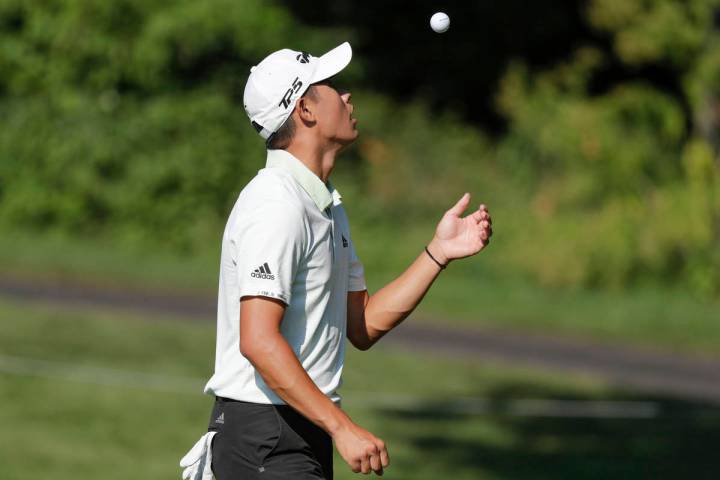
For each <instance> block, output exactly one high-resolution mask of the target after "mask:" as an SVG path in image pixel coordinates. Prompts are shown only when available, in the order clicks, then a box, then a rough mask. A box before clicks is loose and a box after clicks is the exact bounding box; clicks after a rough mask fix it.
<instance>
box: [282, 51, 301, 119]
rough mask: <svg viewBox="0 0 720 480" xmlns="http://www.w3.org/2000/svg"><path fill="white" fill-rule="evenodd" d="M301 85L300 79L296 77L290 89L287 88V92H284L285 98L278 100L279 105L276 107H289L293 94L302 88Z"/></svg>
mask: <svg viewBox="0 0 720 480" xmlns="http://www.w3.org/2000/svg"><path fill="white" fill-rule="evenodd" d="M301 63H302V62H301ZM302 84H303V83H302V82H301V81H300V79H299V78H298V77H295V80H293V83H292V86H291V87H290V88H288V90H287V92H285V96H284V97H283V98H282V100H280V105H278V107H279V106H281V105H282V106H283V107H284V108H287V107H289V106H290V100H291V99H292V95H293V93H297V92H299V91H300V87H302Z"/></svg>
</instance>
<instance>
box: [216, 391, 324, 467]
mask: <svg viewBox="0 0 720 480" xmlns="http://www.w3.org/2000/svg"><path fill="white" fill-rule="evenodd" d="M208 430H211V431H217V432H218V433H217V434H216V435H215V437H214V438H213V444H212V448H213V459H212V470H213V473H214V474H215V478H216V479H217V480H239V479H242V480H255V479H257V480H285V479H288V480H289V479H292V480H295V479H297V480H332V478H333V466H332V460H333V452H332V439H331V438H330V436H329V435H328V434H327V433H326V432H325V431H324V430H322V429H321V428H320V427H318V426H317V425H315V424H314V423H312V422H311V421H309V420H308V419H306V418H305V417H303V416H302V415H300V414H299V413H297V412H296V411H295V410H293V409H292V408H291V407H289V406H287V405H266V404H259V403H248V402H239V401H236V400H229V399H223V398H217V399H216V400H215V405H214V407H213V410H212V414H211V415H210V426H209V428H208Z"/></svg>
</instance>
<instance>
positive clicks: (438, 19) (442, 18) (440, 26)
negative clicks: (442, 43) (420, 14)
mask: <svg viewBox="0 0 720 480" xmlns="http://www.w3.org/2000/svg"><path fill="white" fill-rule="evenodd" d="M430 28H432V29H433V30H434V31H436V32H437V33H445V32H447V30H448V28H450V17H448V16H447V13H444V12H437V13H436V14H434V15H433V16H432V17H430Z"/></svg>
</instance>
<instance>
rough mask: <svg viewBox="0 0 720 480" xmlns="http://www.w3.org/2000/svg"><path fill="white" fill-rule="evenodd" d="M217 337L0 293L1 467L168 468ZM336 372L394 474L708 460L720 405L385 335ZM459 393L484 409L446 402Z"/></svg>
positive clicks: (549, 473)
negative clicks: (444, 351)
mask: <svg viewBox="0 0 720 480" xmlns="http://www.w3.org/2000/svg"><path fill="white" fill-rule="evenodd" d="M213 348H214V328H213V327H212V326H210V325H207V324H204V323H200V322H195V323H194V322H178V321H173V319H171V318H158V317H153V319H152V321H151V319H149V318H146V317H143V316H138V315H128V314H119V313H109V312H100V311H92V310H73V309H68V308H62V307H55V306H37V305H31V304H26V303H20V302H10V301H7V300H0V352H2V355H0V422H2V425H3V429H2V430H1V431H0V458H3V459H5V461H4V463H3V475H2V477H3V479H5V480H16V479H18V480H19V479H25V478H35V479H45V478H47V479H53V480H65V479H71V478H73V479H74V478H103V479H108V480H114V479H118V480H119V479H121V478H137V479H144V478H147V479H153V480H156V479H176V478H179V473H180V472H179V468H178V467H177V462H178V460H179V458H180V457H181V456H182V454H184V453H185V451H186V450H187V449H188V448H189V447H190V446H191V444H192V443H193V442H194V441H195V440H196V438H197V437H199V435H200V434H201V433H202V432H203V430H204V429H205V426H206V422H207V419H208V415H209V409H210V405H211V399H209V398H208V397H205V396H203V395H202V394H201V392H200V390H201V387H202V383H203V381H204V380H205V379H206V378H207V376H208V375H209V373H210V372H211V368H212V361H213ZM37 360H42V361H43V362H44V363H43V362H38V361H37ZM345 371H346V375H345V385H344V387H343V389H344V392H345V398H346V401H345V408H346V409H347V410H348V412H349V413H350V415H351V416H352V417H353V418H354V419H355V420H356V421H357V422H358V423H360V424H361V425H363V426H365V427H366V428H368V429H370V430H371V431H373V432H374V433H376V434H377V435H378V436H380V437H381V438H383V439H384V440H386V442H387V443H388V446H389V449H390V452H391V455H392V466H391V468H390V469H388V471H387V472H386V477H387V478H390V479H414V480H424V479H437V478H453V479H461V480H462V479H468V480H470V479H473V480H477V479H495V478H520V479H525V478H527V479H530V478H711V477H712V474H713V472H714V467H713V465H714V458H715V447H714V446H715V445H716V444H717V442H718V441H720V434H719V433H718V432H720V428H719V427H720V414H719V413H718V410H717V409H714V408H711V407H709V406H707V405H702V404H697V403H689V402H682V401H677V400H671V399H667V398H650V399H646V398H640V397H638V396H637V395H635V394H632V393H629V392H620V391H615V390H613V389H611V388H610V387H608V386H607V385H604V384H602V383H600V382H597V381H594V380H591V379H587V378H583V377H577V376H569V375H563V376H556V375H553V374H551V373H547V372H542V371H535V370H532V371H528V370H517V369H510V368H507V367H500V366H498V365H491V364H482V365H479V364H476V363H474V362H472V361H470V360H458V359H455V360H452V359H441V358H436V357H433V356H432V355H431V354H428V353H426V352H415V353H412V354H408V353H402V352H397V351H393V350H389V349H386V348H382V345H380V346H378V347H377V348H375V349H373V350H371V351H370V352H366V353H361V352H356V351H350V353H349V356H348V359H347V365H346V370H345ZM148 378H150V379H153V378H154V379H156V380H157V379H165V381H164V382H159V381H156V382H154V383H153V382H152V381H148ZM113 379H114V381H111V380H113ZM460 398H465V399H470V400H467V401H469V402H470V405H476V404H477V402H479V401H480V400H479V399H482V400H483V401H484V402H485V403H484V405H485V406H486V409H485V411H480V412H478V411H469V410H466V409H457V408H453V405H456V402H457V401H458V399H460ZM523 399H557V400H577V401H595V400H610V401H614V400H623V401H627V400H630V401H637V400H643V401H645V400H649V401H650V402H652V404H653V405H655V406H656V407H657V415H656V416H654V417H652V418H630V419H628V418H625V419H602V418H572V417H569V418H558V417H554V416H551V415H545V416H543V415H528V414H521V413H514V414H513V413H512V408H511V407H512V405H513V402H520V401H523ZM335 466H336V478H338V479H339V480H346V479H347V480H349V479H351V478H358V477H357V476H355V475H354V474H352V473H351V472H350V471H349V470H348V469H347V468H346V467H345V466H344V464H343V463H342V461H341V460H340V459H338V458H336V462H335Z"/></svg>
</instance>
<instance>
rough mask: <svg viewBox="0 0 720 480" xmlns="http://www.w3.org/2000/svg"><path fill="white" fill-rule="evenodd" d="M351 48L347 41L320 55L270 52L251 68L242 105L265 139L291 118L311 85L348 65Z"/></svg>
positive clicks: (282, 51)
mask: <svg viewBox="0 0 720 480" xmlns="http://www.w3.org/2000/svg"><path fill="white" fill-rule="evenodd" d="M351 58H352V48H351V47H350V44H349V43H348V42H345V43H343V44H341V45H339V46H337V47H335V48H333V49H332V50H330V51H329V52H327V53H326V54H325V55H323V56H321V57H313V56H312V55H310V54H307V53H305V52H296V51H294V50H290V49H287V48H285V49H283V50H278V51H277V52H274V53H271V54H270V55H268V56H267V57H265V59H264V60H263V61H262V62H260V63H259V64H258V65H256V66H254V67H252V68H251V69H250V76H249V77H248V80H247V83H246V84H245V93H244V95H243V104H244V105H245V112H247V115H248V117H250V122H251V123H252V125H253V126H254V127H255V129H256V130H257V131H258V133H259V134H260V136H261V137H263V138H264V139H265V140H267V139H268V138H270V136H271V135H272V134H273V133H275V132H277V131H278V129H279V128H280V127H281V126H282V124H283V123H285V120H287V119H288V117H289V116H290V114H291V113H292V111H293V109H294V108H295V101H296V100H297V99H298V98H300V97H301V96H302V95H303V94H304V93H305V91H306V90H307V89H308V87H309V86H310V85H312V84H313V83H317V82H319V81H321V80H325V79H327V78H330V77H332V76H333V75H337V74H338V73H339V72H340V71H341V70H342V69H343V68H345V67H347V65H348V64H349V63H350V59H351Z"/></svg>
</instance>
